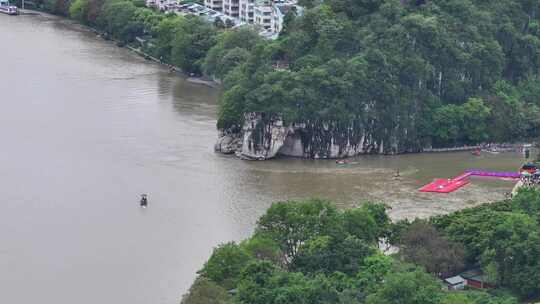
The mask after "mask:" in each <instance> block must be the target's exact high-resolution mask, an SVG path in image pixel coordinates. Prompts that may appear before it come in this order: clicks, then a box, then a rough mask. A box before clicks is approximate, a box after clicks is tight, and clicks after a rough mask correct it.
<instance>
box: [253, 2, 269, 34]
mask: <svg viewBox="0 0 540 304" xmlns="http://www.w3.org/2000/svg"><path fill="white" fill-rule="evenodd" d="M253 23H255V24H257V25H260V26H261V27H262V28H264V29H265V30H271V29H272V2H271V1H269V0H256V2H255V6H254V7H253Z"/></svg>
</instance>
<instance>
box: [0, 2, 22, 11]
mask: <svg viewBox="0 0 540 304" xmlns="http://www.w3.org/2000/svg"><path fill="white" fill-rule="evenodd" d="M0 13H4V14H8V15H18V14H19V9H18V8H17V7H16V6H14V5H9V2H8V1H7V0H0Z"/></svg>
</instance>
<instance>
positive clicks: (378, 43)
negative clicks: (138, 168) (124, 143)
mask: <svg viewBox="0 0 540 304" xmlns="http://www.w3.org/2000/svg"><path fill="white" fill-rule="evenodd" d="M303 2H304V3H303V4H304V5H305V6H307V7H308V8H309V9H307V10H306V11H305V12H304V14H303V16H301V17H298V18H295V19H290V21H289V22H288V24H287V25H286V28H285V31H284V33H282V35H280V37H279V39H278V40H277V41H273V42H267V43H265V44H261V45H259V46H258V47H256V48H255V49H254V50H253V51H252V53H251V54H252V55H251V57H250V58H249V59H248V60H247V62H246V63H245V64H243V65H241V66H240V67H238V68H237V69H236V70H234V71H232V72H231V73H232V74H233V75H231V76H230V77H231V78H234V79H235V81H234V82H233V84H232V85H231V86H230V87H228V88H227V90H226V92H225V94H224V96H223V99H222V109H223V110H222V112H221V116H220V117H219V126H220V127H224V128H226V127H229V126H232V125H235V124H239V123H241V122H242V114H243V113H244V112H250V111H260V112H266V113H279V114H281V115H283V116H284V118H285V120H287V121H296V122H308V121H309V122H313V121H335V122H337V123H339V124H341V125H343V128H342V129H345V128H346V127H348V126H350V125H351V124H352V123H354V124H355V125H356V126H357V127H358V128H360V129H364V130H365V129H368V130H372V134H373V135H374V136H376V137H378V138H380V139H384V140H385V142H388V141H389V139H392V138H393V137H394V138H397V139H398V140H399V141H400V142H401V143H402V144H403V145H409V146H426V145H434V146H452V145H461V144H472V143H478V142H483V141H506V140H514V139H517V138H523V137H530V136H537V135H538V134H537V130H538V126H539V123H540V121H539V120H538V117H540V116H539V115H538V114H539V106H540V91H539V90H538V87H539V85H540V78H539V75H538V72H539V68H540V3H539V2H538V1H530V0H520V1H514V0H496V1H483V0H429V1H398V0H386V1H343V0H327V1H310V0H306V1H303ZM279 63H286V64H287V65H288V68H286V69H280V68H276V64H279Z"/></svg>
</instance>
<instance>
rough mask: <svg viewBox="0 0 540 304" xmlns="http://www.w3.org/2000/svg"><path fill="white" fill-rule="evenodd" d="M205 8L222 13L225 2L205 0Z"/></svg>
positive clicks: (221, 0)
mask: <svg viewBox="0 0 540 304" xmlns="http://www.w3.org/2000/svg"><path fill="white" fill-rule="evenodd" d="M204 6H206V7H207V8H209V9H211V10H214V11H216V12H222V11H223V0H204Z"/></svg>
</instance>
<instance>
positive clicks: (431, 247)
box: [182, 190, 540, 304]
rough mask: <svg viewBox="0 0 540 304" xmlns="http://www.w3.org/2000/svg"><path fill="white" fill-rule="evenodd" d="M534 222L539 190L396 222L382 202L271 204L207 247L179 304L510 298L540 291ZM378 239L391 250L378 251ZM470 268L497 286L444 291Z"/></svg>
mask: <svg viewBox="0 0 540 304" xmlns="http://www.w3.org/2000/svg"><path fill="white" fill-rule="evenodd" d="M539 220H540V191H539V190H525V191H523V192H521V193H519V195H518V196H517V197H515V198H514V199H513V200H509V201H503V202H499V203H493V204H490V205H482V206H479V207H475V208H471V209H466V210H463V211H459V212H456V213H452V214H449V215H444V216H438V217H434V218H432V219H429V220H415V221H413V222H408V221H401V222H397V223H391V222H390V220H389V218H388V216H387V214H386V207H385V206H384V205H381V204H373V203H366V204H364V205H362V206H361V207H360V208H354V209H349V210H345V211H340V210H338V209H336V208H335V207H334V206H333V205H332V204H331V203H330V202H327V201H323V200H317V199H312V200H306V201H290V202H280V203H275V204H273V205H272V207H270V209H268V211H267V212H266V214H264V215H263V216H262V217H261V218H260V219H259V221H258V223H257V226H256V228H255V232H254V234H253V236H252V237H251V238H249V239H247V240H245V241H243V242H241V243H239V244H237V243H233V242H231V243H227V244H223V245H220V246H218V247H217V248H215V249H214V252H213V254H212V256H211V257H210V258H209V260H208V261H207V262H206V264H205V265H204V267H203V268H202V270H201V271H200V272H199V277H198V278H197V280H196V283H195V284H194V285H193V286H192V288H191V289H190V291H189V292H188V293H187V294H186V296H185V297H184V299H183V300H182V303H183V304H190V303H202V301H204V303H246V304H247V303H249V304H256V303H261V304H263V303H264V304H271V303H310V304H312V303H315V304H316V303H326V304H330V303H349V304H351V303H352V304H354V303H359V304H360V303H368V304H371V303H373V304H379V303H381V304H382V303H385V304H386V303H400V304H409V303H410V304H431V303H433V304H450V303H455V304H458V303H459V304H463V303H466V304H481V303H482V304H484V303H486V304H517V303H518V299H530V298H535V297H538V296H540V287H539V286H540V276H539V275H538V273H540V269H539V267H540V247H539V246H540V245H538V244H540V240H539V239H538V235H539V233H540V226H539V222H538V221H539ZM380 239H386V240H388V241H390V243H392V244H394V245H396V246H398V247H399V248H400V250H399V252H398V253H395V254H392V255H385V254H383V253H382V252H381V251H380V249H379V248H378V241H379V240H380ZM474 268H478V269H482V270H483V271H484V274H485V276H486V278H487V280H488V282H489V283H490V284H492V285H495V286H496V287H497V288H495V289H490V290H487V291H486V290H474V289H466V290H465V291H457V292H449V291H445V290H444V289H443V288H442V281H441V279H443V278H447V277H449V276H452V275H456V274H458V273H461V272H462V271H464V270H468V269H474ZM201 299H204V300H201Z"/></svg>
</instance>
